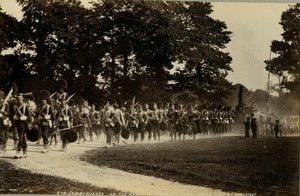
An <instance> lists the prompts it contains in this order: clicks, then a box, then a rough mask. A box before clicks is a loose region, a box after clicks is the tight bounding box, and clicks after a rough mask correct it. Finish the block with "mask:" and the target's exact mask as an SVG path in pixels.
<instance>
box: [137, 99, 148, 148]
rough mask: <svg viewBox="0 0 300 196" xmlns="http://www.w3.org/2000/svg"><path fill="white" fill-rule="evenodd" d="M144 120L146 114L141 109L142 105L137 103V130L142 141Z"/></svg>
mask: <svg viewBox="0 0 300 196" xmlns="http://www.w3.org/2000/svg"><path fill="white" fill-rule="evenodd" d="M145 121H146V115H145V112H144V110H143V106H142V105H140V104H139V105H137V123H138V132H139V133H140V134H141V142H143V141H144V138H145Z"/></svg>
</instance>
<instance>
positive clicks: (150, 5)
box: [12, 0, 231, 102]
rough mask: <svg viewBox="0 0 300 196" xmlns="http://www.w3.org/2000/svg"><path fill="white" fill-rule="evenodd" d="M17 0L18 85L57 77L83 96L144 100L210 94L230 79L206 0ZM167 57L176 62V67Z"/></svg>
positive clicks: (221, 26) (222, 35)
mask: <svg viewBox="0 0 300 196" xmlns="http://www.w3.org/2000/svg"><path fill="white" fill-rule="evenodd" d="M18 2H19V3H20V5H21V6H22V8H23V12H24V17H23V19H22V21H21V31H20V32H22V33H23V36H22V37H21V39H20V41H21V42H20V45H21V47H20V48H19V49H18V50H16V53H15V55H16V57H17V58H16V59H19V61H20V62H21V63H19V65H20V67H16V68H15V69H14V71H13V74H12V75H13V76H14V77H15V79H18V80H19V83H21V84H26V83H27V84H30V85H29V87H32V84H36V85H35V86H36V88H45V87H46V88H50V89H53V88H54V87H55V84H54V83H55V80H56V79H59V78H61V77H62V78H64V79H66V80H67V81H68V83H69V91H72V92H76V93H80V94H82V95H84V96H85V97H89V98H90V99H94V98H96V97H98V96H99V95H100V94H101V90H103V91H106V92H109V94H110V95H111V96H113V97H115V98H118V97H123V98H124V99H129V98H132V97H133V96H137V99H140V100H145V101H152V100H157V99H165V98H170V97H171V96H170V95H171V94H172V93H176V92H182V91H185V92H186V93H187V94H188V95H189V97H191V98H195V97H196V96H198V98H199V97H200V98H203V99H204V98H206V99H209V100H213V99H212V98H214V97H216V96H218V95H220V94H224V93H226V92H227V90H228V87H229V86H230V83H229V82H228V81H227V80H226V79H225V77H226V75H227V72H228V71H230V70H231V68H230V66H229V64H230V62H231V57H230V56H229V54H228V53H224V52H222V49H223V48H225V44H226V43H228V42H229V41H230V37H229V36H230V32H228V31H226V25H225V23H223V22H221V21H218V20H214V19H212V18H211V17H209V14H210V13H211V12H212V7H211V5H210V4H209V3H199V2H197V3H195V2H194V3H193V2H168V1H166V2H162V1H136V0H126V1H117V0H102V1H98V2H94V3H93V4H92V9H86V8H84V7H83V6H82V5H81V4H80V1H79V0H45V1H40V0H18ZM174 62H180V63H182V65H183V68H182V69H181V71H180V72H177V74H172V69H173V66H174V64H175V63H174ZM20 70H22V73H21V72H20ZM23 73H26V77H18V76H21V75H22V74H23ZM20 78H21V79H20ZM22 78H23V79H24V78H26V82H23V80H22ZM53 78H54V79H55V80H53ZM29 81H31V83H30V82H29ZM37 90H39V89H37ZM195 95H196V96H195ZM177 97H185V96H184V95H183V96H177ZM218 97H219V96H218ZM92 101H95V100H92ZM215 101H216V102H218V101H220V100H215Z"/></svg>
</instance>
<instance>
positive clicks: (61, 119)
mask: <svg viewBox="0 0 300 196" xmlns="http://www.w3.org/2000/svg"><path fill="white" fill-rule="evenodd" d="M56 119H57V126H58V128H59V129H65V128H70V127H71V126H72V123H73V114H72V112H71V109H70V108H69V106H68V105H67V103H66V102H65V100H62V103H61V105H60V108H58V110H57V114H56ZM66 132H67V130H64V131H60V137H61V142H62V149H61V150H62V151H66V150H67V145H68V143H69V142H68V140H67V138H66Z"/></svg>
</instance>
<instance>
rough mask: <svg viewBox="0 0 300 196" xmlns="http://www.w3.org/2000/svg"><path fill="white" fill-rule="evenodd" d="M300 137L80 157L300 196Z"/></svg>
mask: <svg viewBox="0 0 300 196" xmlns="http://www.w3.org/2000/svg"><path fill="white" fill-rule="evenodd" d="M299 142H300V138H299V137H282V138H279V139H278V140H276V139H275V138H273V137H272V138H266V137H259V138H258V139H244V138H242V137H238V136H232V137H219V138H206V139H198V140H186V141H176V142H166V143H157V144H143V145H139V144H135V145H132V144H130V145H122V146H116V147H114V148H108V149H98V150H93V151H89V153H87V154H86V155H84V156H82V157H81V160H84V161H88V162H90V163H92V164H95V165H98V166H107V167H111V168H117V169H121V170H125V171H128V172H133V173H137V174H145V175H149V176H155V177H159V178H163V179H167V180H172V181H178V182H182V183H186V184H193V185H201V186H206V187H210V188H214V189H221V190H224V191H229V192H240V193H256V194H257V195H299Z"/></svg>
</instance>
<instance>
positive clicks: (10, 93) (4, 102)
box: [1, 88, 13, 112]
mask: <svg viewBox="0 0 300 196" xmlns="http://www.w3.org/2000/svg"><path fill="white" fill-rule="evenodd" d="M12 93H13V88H11V89H10V91H9V93H8V94H7V96H6V97H5V99H4V101H3V103H2V108H1V112H4V110H5V104H6V103H7V102H8V100H9V98H10V97H11V95H12Z"/></svg>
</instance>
